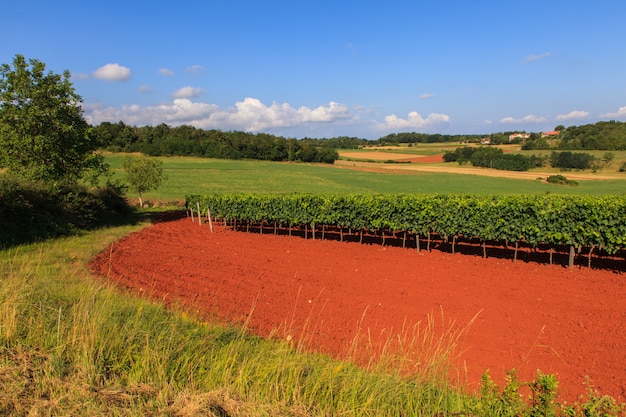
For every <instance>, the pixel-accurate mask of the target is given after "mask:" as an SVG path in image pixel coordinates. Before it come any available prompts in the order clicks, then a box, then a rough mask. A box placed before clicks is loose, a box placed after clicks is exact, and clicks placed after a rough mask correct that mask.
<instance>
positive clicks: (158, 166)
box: [122, 156, 167, 207]
mask: <svg viewBox="0 0 626 417" xmlns="http://www.w3.org/2000/svg"><path fill="white" fill-rule="evenodd" d="M122 167H123V168H124V170H125V171H126V180H127V181H128V187H129V188H130V189H131V190H132V191H134V192H136V193H137V194H139V206H140V207H143V193H145V192H148V191H152V190H156V189H157V188H159V186H160V185H161V183H162V182H163V181H165V180H166V179H167V178H166V177H165V176H164V175H163V162H162V161H160V160H158V159H155V158H148V157H146V156H140V157H134V156H127V157H126V158H124V160H123V161H122Z"/></svg>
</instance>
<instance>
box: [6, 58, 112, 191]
mask: <svg viewBox="0 0 626 417" xmlns="http://www.w3.org/2000/svg"><path fill="white" fill-rule="evenodd" d="M81 102H82V99H81V97H80V96H79V95H78V94H76V92H75V91H74V87H73V86H72V83H71V82H70V73H69V71H65V72H64V73H63V75H59V74H54V73H52V72H46V71H45V64H44V63H42V62H40V61H38V60H35V59H31V60H29V61H26V59H25V58H24V57H23V56H22V55H16V56H15V59H14V60H13V67H11V66H10V65H8V64H2V66H0V165H2V166H4V167H6V168H7V169H8V170H9V171H10V172H12V173H14V174H16V175H18V176H20V177H23V178H27V179H30V180H35V181H45V182H48V183H57V182H60V181H66V182H75V181H77V180H78V179H80V178H81V177H83V176H84V175H85V174H86V171H88V170H92V173H93V172H96V173H102V172H104V170H105V168H106V165H105V164H104V159H103V157H102V155H99V154H96V153H94V151H95V150H96V147H97V141H96V140H95V138H94V137H93V136H92V135H91V134H90V126H89V124H88V123H87V122H86V121H85V119H84V118H83V110H82V107H81ZM92 179H93V180H94V181H95V179H94V177H92Z"/></svg>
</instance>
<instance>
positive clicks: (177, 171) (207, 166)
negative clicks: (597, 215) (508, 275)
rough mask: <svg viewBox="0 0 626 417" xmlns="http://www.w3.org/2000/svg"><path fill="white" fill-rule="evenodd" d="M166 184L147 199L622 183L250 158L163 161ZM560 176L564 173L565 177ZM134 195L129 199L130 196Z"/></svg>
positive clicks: (617, 186) (617, 189) (514, 190)
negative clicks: (549, 181)
mask: <svg viewBox="0 0 626 417" xmlns="http://www.w3.org/2000/svg"><path fill="white" fill-rule="evenodd" d="M121 158H122V156H120V155H108V156H107V162H109V163H110V164H111V166H112V168H113V169H114V171H115V177H116V178H120V179H123V177H124V173H123V171H122V170H121ZM159 159H161V160H162V161H163V169H164V173H165V175H166V176H167V180H166V181H165V182H164V183H163V185H162V186H161V187H160V188H159V189H158V190H156V191H153V192H149V193H146V195H145V197H146V199H148V200H150V199H159V200H176V199H183V198H184V197H185V195H187V194H206V193H226V192H242V193H278V192H286V193H290V192H309V193H422V194H432V193H470V194H543V193H554V194H576V195H597V196H600V195H607V194H624V193H626V175H625V176H624V179H615V180H588V181H579V186H577V187H568V186H559V185H553V184H546V183H545V182H541V181H538V180H524V179H510V178H503V177H486V176H479V175H464V174H445V173H428V172H410V173H402V174H398V173H377V172H366V171H357V170H352V169H347V168H340V167H336V166H331V165H311V164H298V163H283V162H266V161H250V160H222V159H202V158H192V157H164V158H159ZM564 175H567V173H565V174H564ZM130 197H133V196H130Z"/></svg>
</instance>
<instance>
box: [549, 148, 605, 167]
mask: <svg viewBox="0 0 626 417" xmlns="http://www.w3.org/2000/svg"><path fill="white" fill-rule="evenodd" d="M594 161H595V158H594V156H593V155H590V154H588V153H581V152H570V151H564V152H556V151H553V152H552V154H551V156H550V165H552V167H554V168H561V169H589V168H591V167H592V166H593V163H594Z"/></svg>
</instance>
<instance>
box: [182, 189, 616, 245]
mask: <svg viewBox="0 0 626 417" xmlns="http://www.w3.org/2000/svg"><path fill="white" fill-rule="evenodd" d="M186 201H187V206H188V207H191V208H194V209H195V208H196V207H198V206H199V207H200V209H201V211H202V213H205V214H206V213H207V209H210V211H211V214H212V215H213V216H215V217H217V218H224V219H228V220H241V221H250V222H262V221H264V222H270V223H271V222H275V223H282V224H285V225H290V226H301V225H310V226H311V227H315V226H316V225H327V226H337V227H346V228H351V229H355V230H390V231H408V232H412V233H416V234H418V235H423V236H425V235H427V234H430V233H436V234H438V235H440V236H442V237H444V239H451V238H458V237H463V238H477V239H480V240H482V241H500V242H506V243H515V242H520V243H521V242H524V243H525V244H528V245H530V246H538V245H540V244H547V245H552V246H562V245H567V246H573V247H574V248H578V249H580V248H582V247H589V248H599V249H603V250H605V251H606V252H608V253H609V254H614V253H616V252H617V251H619V250H621V249H624V247H625V246H626V197H625V196H606V197H599V198H598V197H587V196H556V195H509V196H500V195H498V196H476V195H408V194H399V195H398V194H394V195H385V194H383V195H362V194H348V195H346V194H337V195H318V194H261V195H259V194H211V195H202V196H201V195H190V196H187V198H186Z"/></svg>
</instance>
